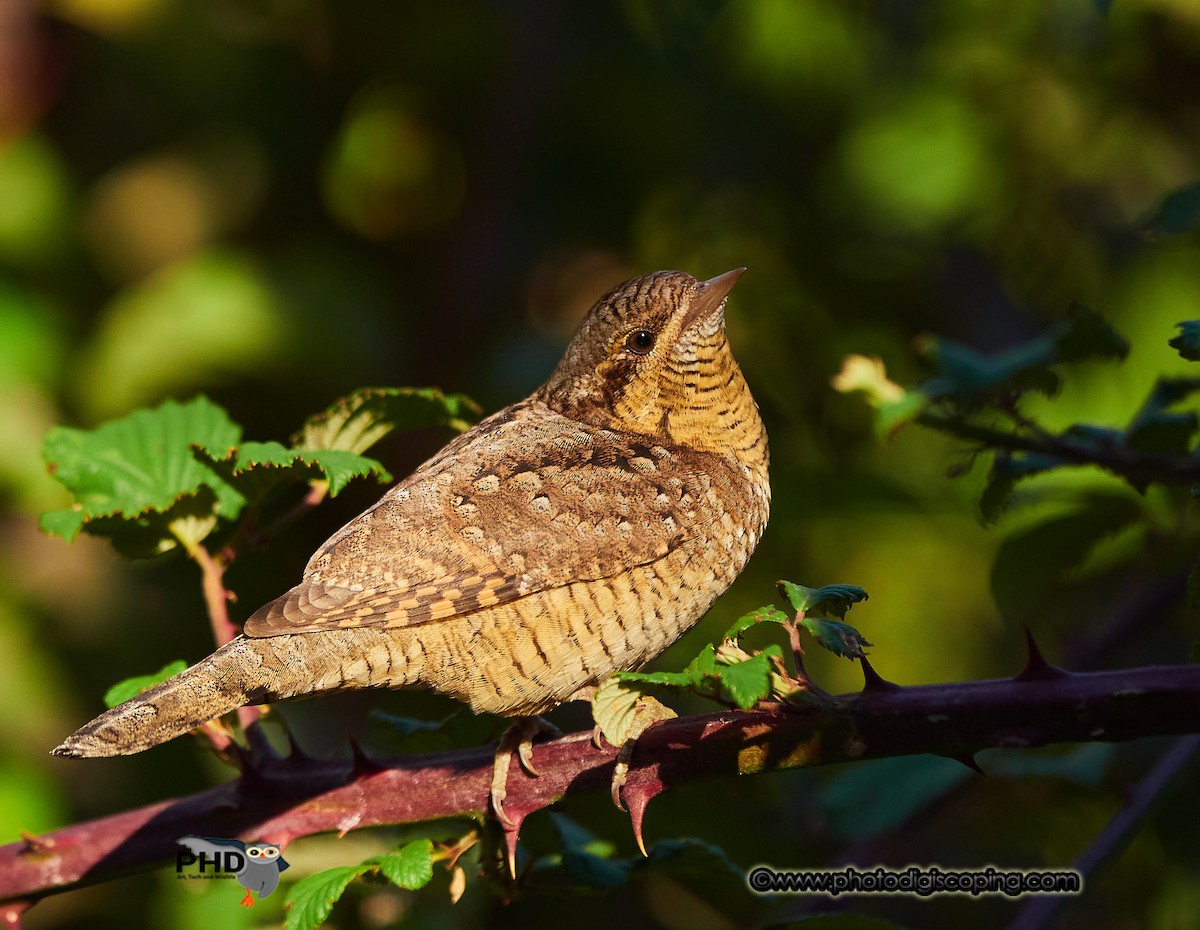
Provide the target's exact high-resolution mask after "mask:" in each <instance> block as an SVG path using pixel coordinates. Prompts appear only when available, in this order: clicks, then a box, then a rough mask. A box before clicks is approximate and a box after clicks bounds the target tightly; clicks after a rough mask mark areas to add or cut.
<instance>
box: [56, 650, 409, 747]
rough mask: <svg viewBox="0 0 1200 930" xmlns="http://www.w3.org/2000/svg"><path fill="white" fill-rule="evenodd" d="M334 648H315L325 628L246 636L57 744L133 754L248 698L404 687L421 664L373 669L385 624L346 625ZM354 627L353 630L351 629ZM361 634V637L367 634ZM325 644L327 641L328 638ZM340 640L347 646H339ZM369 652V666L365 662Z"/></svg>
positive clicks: (259, 699)
mask: <svg viewBox="0 0 1200 930" xmlns="http://www.w3.org/2000/svg"><path fill="white" fill-rule="evenodd" d="M339 632H340V633H341V635H340V636H339V637H337V639H332V638H331V642H330V643H329V646H330V647H332V648H320V649H316V648H312V647H313V646H315V645H316V644H315V643H314V642H313V641H314V640H316V639H318V638H321V639H324V637H322V636H321V634H319V633H318V634H308V635H305V636H272V637H265V638H252V637H247V636H239V637H237V638H236V639H234V640H233V641H232V642H229V643H226V644H225V645H224V646H222V647H221V648H220V649H218V650H217V651H216V652H214V653H213V654H212V655H210V656H209V657H208V658H206V659H203V660H202V661H200V662H197V663H196V664H195V665H193V666H192V667H191V668H188V669H185V670H184V671H182V672H180V673H179V674H178V675H176V676H175V677H174V678H170V679H168V680H167V681H164V682H163V683H162V684H159V685H155V686H154V687H153V688H150V689H149V690H147V691H144V692H143V693H141V694H139V695H138V696H137V697H135V698H131V699H130V700H128V701H126V702H125V703H124V704H119V705H117V706H116V707H114V708H112V709H111V710H109V711H106V712H105V713H103V714H101V715H100V716H99V717H97V718H96V719H95V720H93V721H92V722H91V723H89V724H87V725H86V726H83V727H81V728H80V729H79V730H77V731H76V732H75V733H74V734H72V735H71V736H69V737H67V738H66V739H65V740H63V742H62V744H61V745H59V746H58V747H56V748H55V749H54V750H52V755H56V756H68V757H72V758H98V757H102V756H127V755H131V754H133V753H135V752H141V751H143V750H145V749H149V748H150V747H152V746H157V745H158V744H159V743H165V742H166V741H167V740H169V739H174V738H175V737H176V736H180V735H181V734H183V733H186V732H187V731H188V730H191V729H193V728H194V727H197V726H199V725H200V724H202V723H204V722H206V721H208V720H212V719H213V718H215V717H220V716H221V715H222V714H227V713H229V711H231V710H235V709H236V708H238V707H241V706H243V705H245V704H265V703H268V702H271V701H282V700H287V699H288V698H293V697H299V696H302V695H305V694H311V693H313V692H317V691H339V690H346V689H352V688H362V687H372V686H383V687H389V686H390V687H399V686H401V685H404V684H409V683H411V679H412V678H413V677H415V676H414V675H409V674H406V671H411V672H414V673H415V671H416V669H412V668H410V669H408V670H406V669H405V668H404V663H403V660H402V659H401V660H399V661H395V662H393V661H392V660H393V659H396V658H397V657H396V656H394V654H393V653H392V650H391V649H390V648H388V649H387V650H386V654H385V655H383V656H381V657H380V658H381V660H382V661H387V665H386V668H387V670H388V671H387V674H386V675H382V676H380V675H371V674H368V672H369V671H370V669H372V668H375V669H378V668H379V665H378V664H375V665H371V663H370V661H369V660H370V659H371V658H373V656H372V653H375V655H376V656H378V652H379V650H381V649H384V647H388V646H390V643H387V642H386V641H384V640H383V637H382V636H381V633H382V631H377V630H344V631H339ZM347 634H349V635H347ZM360 640H361V641H360ZM322 646H325V644H324V643H322ZM339 647H340V648H339ZM364 657H365V659H366V660H367V667H366V668H365V669H364V668H362V666H363V664H364Z"/></svg>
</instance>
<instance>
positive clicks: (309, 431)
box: [292, 387, 480, 452]
mask: <svg viewBox="0 0 1200 930" xmlns="http://www.w3.org/2000/svg"><path fill="white" fill-rule="evenodd" d="M479 412H480V408H479V405H478V404H476V403H475V401H473V400H471V399H470V398H469V397H467V396H466V395H464V394H449V395H447V394H443V393H442V392H441V391H439V390H438V389H437V388H378V387H376V388H361V389H360V390H357V391H355V392H353V393H352V394H347V395H346V396H345V397H342V398H340V399H338V400H336V401H334V403H333V404H331V405H330V406H329V407H328V408H327V409H326V410H325V411H324V412H323V413H319V414H317V415H315V416H312V417H309V418H308V419H307V420H305V421H304V426H303V427H301V429H300V432H299V433H297V434H296V435H295V436H293V437H292V445H293V446H294V447H295V448H297V449H341V450H344V451H346V452H365V451H366V450H367V449H369V448H370V447H371V446H373V445H374V444H375V443H377V442H379V440H381V439H382V438H383V437H384V436H386V435H388V434H389V433H391V432H394V431H397V430H398V431H401V432H406V431H409V430H414V429H420V428H422V427H426V426H443V425H444V426H450V427H451V428H453V429H456V430H459V431H462V430H464V429H466V428H467V426H468V425H469V424H470V423H471V422H473V421H474V420H475V419H476V418H477V417H478V416H479Z"/></svg>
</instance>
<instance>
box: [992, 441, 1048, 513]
mask: <svg viewBox="0 0 1200 930" xmlns="http://www.w3.org/2000/svg"><path fill="white" fill-rule="evenodd" d="M1064 464H1066V463H1065V462H1064V461H1063V460H1062V459H1060V458H1058V457H1057V456H1053V455H1043V454H1042V453H1040V452H1030V453H1024V452H1021V453H1010V452H1007V451H1003V450H1002V451H999V452H997V453H996V454H995V456H993V458H992V467H991V470H990V471H989V472H988V478H987V484H985V485H984V487H983V493H982V494H981V495H980V497H979V511H980V514H981V515H982V516H983V521H984V523H995V522H996V520H998V519H999V518H1000V515H1001V514H1003V513H1004V511H1005V510H1006V509H1007V508H1008V503H1009V501H1010V500H1011V499H1012V495H1013V490H1014V489H1015V488H1016V486H1017V483H1018V482H1019V481H1021V480H1023V479H1025V478H1029V477H1032V476H1033V475H1038V474H1041V473H1042V472H1046V471H1049V470H1051V469H1053V468H1059V467H1061V466H1062V465H1064Z"/></svg>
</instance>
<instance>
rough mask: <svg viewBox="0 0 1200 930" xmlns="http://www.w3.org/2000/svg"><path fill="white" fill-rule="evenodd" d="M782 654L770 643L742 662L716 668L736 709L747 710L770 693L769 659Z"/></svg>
mask: <svg viewBox="0 0 1200 930" xmlns="http://www.w3.org/2000/svg"><path fill="white" fill-rule="evenodd" d="M782 654H783V651H782V650H781V649H780V648H779V646H778V645H776V644H774V643H772V644H771V645H770V646H767V647H766V648H765V649H763V650H762V651H761V652H759V653H757V654H756V655H753V656H751V657H750V658H749V659H746V660H745V661H743V662H737V663H735V664H733V665H718V666H717V674H718V675H719V676H720V678H721V684H722V685H723V686H724V687H725V690H726V691H728V692H729V696H730V697H731V698H733V701H734V703H735V704H737V706H738V707H740V708H742V710H749V709H750V708H751V707H753V706H754V705H755V704H757V703H758V702H759V701H761V700H762V699H763V698H765V697H766V696H767V695H769V694H770V693H771V657H772V656H775V657H776V658H778V657H780V656H781V655H782Z"/></svg>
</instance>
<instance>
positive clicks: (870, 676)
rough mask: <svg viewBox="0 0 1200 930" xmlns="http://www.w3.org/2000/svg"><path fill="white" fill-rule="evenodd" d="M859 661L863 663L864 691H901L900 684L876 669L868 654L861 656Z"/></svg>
mask: <svg viewBox="0 0 1200 930" xmlns="http://www.w3.org/2000/svg"><path fill="white" fill-rule="evenodd" d="M858 661H859V662H861V663H862V673H863V693H867V692H869V691H899V690H900V685H898V684H896V683H895V682H891V681H888V680H887V679H886V678H884V677H883V676H881V675H880V674H879V673H878V672H877V671H875V666H873V665H872V664H871V663H870V662H869V661H868V660H867V657H866V656H859V657H858Z"/></svg>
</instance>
